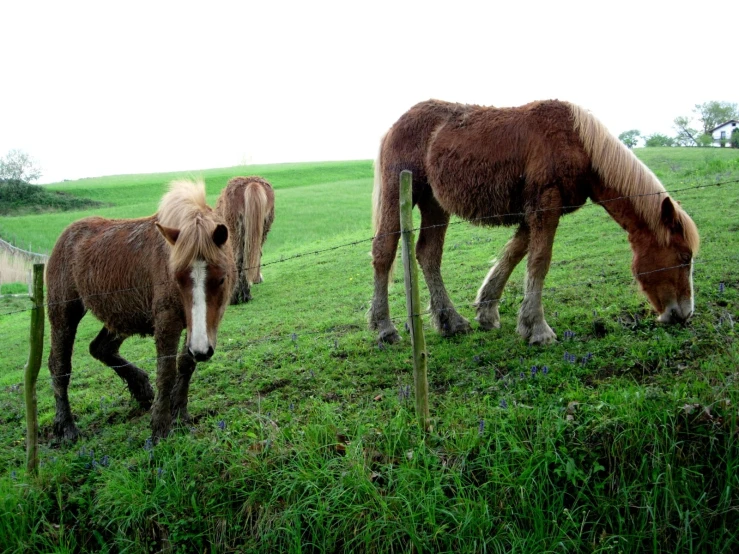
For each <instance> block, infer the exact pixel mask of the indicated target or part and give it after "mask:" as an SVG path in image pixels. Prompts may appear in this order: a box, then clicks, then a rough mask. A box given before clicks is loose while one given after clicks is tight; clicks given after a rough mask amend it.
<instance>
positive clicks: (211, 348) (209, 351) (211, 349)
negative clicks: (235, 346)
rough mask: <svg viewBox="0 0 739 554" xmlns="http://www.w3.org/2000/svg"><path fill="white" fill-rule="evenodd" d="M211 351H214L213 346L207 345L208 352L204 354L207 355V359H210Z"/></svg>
mask: <svg viewBox="0 0 739 554" xmlns="http://www.w3.org/2000/svg"><path fill="white" fill-rule="evenodd" d="M213 352H214V350H213V347H212V346H209V347H208V353H207V354H206V355H207V356H208V359H210V358H211V357H213Z"/></svg>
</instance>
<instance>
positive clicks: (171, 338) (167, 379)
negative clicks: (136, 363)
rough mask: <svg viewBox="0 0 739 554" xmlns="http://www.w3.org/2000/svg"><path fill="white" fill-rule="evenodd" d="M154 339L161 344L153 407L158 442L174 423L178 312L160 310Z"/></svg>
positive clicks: (179, 333) (153, 427)
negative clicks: (173, 395) (173, 403)
mask: <svg viewBox="0 0 739 554" xmlns="http://www.w3.org/2000/svg"><path fill="white" fill-rule="evenodd" d="M154 328H155V329H156V330H157V331H156V332H155V334H154V340H155V342H156V346H157V395H156V398H155V399H154V405H153V406H152V408H151V431H152V438H153V440H154V442H159V439H163V438H165V437H167V435H169V431H170V429H171V427H172V408H171V405H172V403H171V399H172V391H173V390H174V385H175V381H176V380H177V347H178V345H179V340H180V335H181V334H182V324H181V323H180V320H179V318H178V317H177V315H176V314H157V317H156V321H155V324H154Z"/></svg>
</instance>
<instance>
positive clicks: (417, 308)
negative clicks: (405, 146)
mask: <svg viewBox="0 0 739 554" xmlns="http://www.w3.org/2000/svg"><path fill="white" fill-rule="evenodd" d="M412 181H413V175H412V174H411V172H410V171H408V170H403V171H401V172H400V229H401V232H400V233H401V234H400V237H401V241H402V250H403V269H404V273H405V301H406V306H407V309H408V326H409V327H410V333H411V345H412V346H413V382H414V384H415V389H416V390H415V396H416V415H417V417H418V424H419V426H420V427H421V430H422V431H423V432H424V433H427V432H429V431H430V430H431V418H430V416H429V381H428V375H427V371H426V367H427V363H426V358H427V354H426V339H425V337H424V336H423V322H422V321H421V313H420V312H421V300H420V297H419V294H418V266H417V265H416V245H415V236H414V235H415V233H414V232H413V186H412Z"/></svg>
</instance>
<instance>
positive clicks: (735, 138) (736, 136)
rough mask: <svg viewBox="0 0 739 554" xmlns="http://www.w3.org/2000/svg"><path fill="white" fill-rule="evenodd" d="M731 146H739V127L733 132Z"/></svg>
mask: <svg viewBox="0 0 739 554" xmlns="http://www.w3.org/2000/svg"><path fill="white" fill-rule="evenodd" d="M731 147H732V148H739V128H737V129H734V130H733V131H732V132H731Z"/></svg>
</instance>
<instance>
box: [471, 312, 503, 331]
mask: <svg viewBox="0 0 739 554" xmlns="http://www.w3.org/2000/svg"><path fill="white" fill-rule="evenodd" d="M475 321H477V323H479V325H480V329H482V330H483V331H492V330H493V329H500V319H490V318H486V317H482V316H479V315H478V316H477V317H476V318H475Z"/></svg>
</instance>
